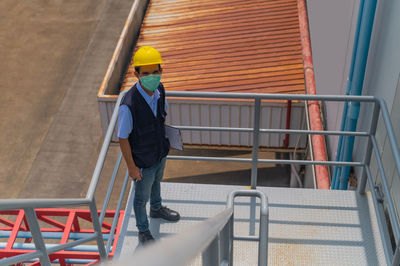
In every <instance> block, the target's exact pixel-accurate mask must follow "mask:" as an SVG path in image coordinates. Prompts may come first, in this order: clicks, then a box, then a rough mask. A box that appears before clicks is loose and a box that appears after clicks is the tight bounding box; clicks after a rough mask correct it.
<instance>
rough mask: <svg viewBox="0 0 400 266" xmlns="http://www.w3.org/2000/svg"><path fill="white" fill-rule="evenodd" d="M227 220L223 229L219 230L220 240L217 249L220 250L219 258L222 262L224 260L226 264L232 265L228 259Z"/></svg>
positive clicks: (228, 238)
mask: <svg viewBox="0 0 400 266" xmlns="http://www.w3.org/2000/svg"><path fill="white" fill-rule="evenodd" d="M229 229H230V228H229V222H228V223H227V224H226V225H225V227H224V229H222V230H221V232H220V242H219V250H220V260H221V263H222V262H224V261H225V262H226V264H227V265H232V262H230V261H229V258H230V253H229V252H230V246H231V243H230V237H229V232H230V231H229Z"/></svg>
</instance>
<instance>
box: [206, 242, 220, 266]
mask: <svg viewBox="0 0 400 266" xmlns="http://www.w3.org/2000/svg"><path fill="white" fill-rule="evenodd" d="M219 241H220V237H219V234H217V236H216V237H215V238H214V240H213V241H212V242H211V244H210V245H209V246H208V247H207V249H206V250H205V251H204V252H203V254H202V260H203V266H217V265H219V263H220V257H219V255H220V250H219Z"/></svg>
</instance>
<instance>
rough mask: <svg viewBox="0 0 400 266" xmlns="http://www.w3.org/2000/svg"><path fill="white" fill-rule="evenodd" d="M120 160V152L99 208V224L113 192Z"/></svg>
mask: <svg viewBox="0 0 400 266" xmlns="http://www.w3.org/2000/svg"><path fill="white" fill-rule="evenodd" d="M121 158H122V152H121V150H120V151H119V153H118V157H117V160H116V162H115V166H114V171H113V173H112V176H111V180H110V183H109V185H108V189H107V194H106V197H105V199H104V202H103V206H102V208H101V212H100V218H99V221H100V224H102V223H103V220H104V216H105V215H106V210H107V207H108V203H109V201H110V197H111V193H112V190H113V188H114V184H115V179H116V176H117V173H118V169H119V166H120V164H121Z"/></svg>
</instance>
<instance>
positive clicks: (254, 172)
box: [251, 98, 261, 189]
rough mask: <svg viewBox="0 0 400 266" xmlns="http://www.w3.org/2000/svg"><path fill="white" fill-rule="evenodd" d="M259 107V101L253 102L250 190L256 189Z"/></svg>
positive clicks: (258, 99)
mask: <svg viewBox="0 0 400 266" xmlns="http://www.w3.org/2000/svg"><path fill="white" fill-rule="evenodd" d="M260 105H261V99H260V98H256V99H255V100H254V125H253V128H254V129H253V156H252V157H253V158H252V160H251V188H252V189H255V188H256V187H257V161H258V145H259V140H260V139H259V138H260Z"/></svg>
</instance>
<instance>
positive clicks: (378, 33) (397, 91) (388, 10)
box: [353, 0, 400, 213]
mask: <svg viewBox="0 0 400 266" xmlns="http://www.w3.org/2000/svg"><path fill="white" fill-rule="evenodd" d="M399 13H400V1H398V0H387V1H378V5H377V10H376V15H375V23H374V28H373V34H372V38H371V46H370V50H369V55H368V63H367V69H366V76H365V81H364V88H363V94H365V95H375V96H379V97H382V98H383V99H384V100H385V101H386V103H387V106H388V109H389V113H390V114H391V120H392V123H393V128H394V130H395V134H396V136H397V141H400V138H399V136H400V75H399V73H400V49H399V47H400V34H399V28H400V16H399V15H398V14H399ZM360 113H361V115H360V119H359V121H358V125H357V128H358V130H365V129H367V128H368V126H369V122H370V119H371V113H372V107H371V106H362V109H361V112H360ZM376 137H377V142H378V145H379V148H380V150H381V156H382V157H383V165H384V168H385V172H386V176H387V179H388V182H389V186H390V188H391V193H392V197H393V198H394V200H395V205H396V208H397V210H398V213H399V212H400V193H398V192H399V191H400V178H399V175H398V173H397V171H396V170H395V164H394V161H393V155H392V152H391V149H390V147H389V140H388V138H387V136H386V129H385V126H384V124H383V123H382V118H380V120H379V124H378V130H377V134H376ZM364 149H365V141H361V140H359V141H357V142H356V143H355V149H354V153H353V159H354V160H361V159H362V158H361V157H362V154H363V153H364V152H363V151H364ZM371 171H372V174H373V177H374V179H375V180H376V182H378V183H379V182H380V181H379V180H380V174H379V173H378V169H377V166H376V160H375V157H372V161H371ZM358 174H359V171H358Z"/></svg>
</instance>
